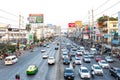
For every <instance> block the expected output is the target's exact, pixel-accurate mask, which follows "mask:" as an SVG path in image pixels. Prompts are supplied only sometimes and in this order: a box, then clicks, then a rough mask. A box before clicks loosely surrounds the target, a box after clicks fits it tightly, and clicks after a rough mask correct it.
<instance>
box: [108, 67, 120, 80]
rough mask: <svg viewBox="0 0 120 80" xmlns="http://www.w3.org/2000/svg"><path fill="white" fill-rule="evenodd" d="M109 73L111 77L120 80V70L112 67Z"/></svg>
mask: <svg viewBox="0 0 120 80" xmlns="http://www.w3.org/2000/svg"><path fill="white" fill-rule="evenodd" d="M109 72H110V74H111V76H113V77H115V79H116V80H120V68H117V67H110V68H109Z"/></svg>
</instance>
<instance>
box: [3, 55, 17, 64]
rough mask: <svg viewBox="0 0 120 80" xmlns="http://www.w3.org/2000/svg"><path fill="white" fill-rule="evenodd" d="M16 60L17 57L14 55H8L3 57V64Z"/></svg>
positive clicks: (12, 62)
mask: <svg viewBox="0 0 120 80" xmlns="http://www.w3.org/2000/svg"><path fill="white" fill-rule="evenodd" d="M17 61H18V58H17V57H16V56H15V55H12V56H8V57H6V58H5V61H4V62H5V65H10V64H14V63H16V62H17Z"/></svg>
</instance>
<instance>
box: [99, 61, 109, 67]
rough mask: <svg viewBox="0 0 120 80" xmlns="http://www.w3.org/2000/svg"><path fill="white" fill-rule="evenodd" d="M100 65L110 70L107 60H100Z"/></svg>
mask: <svg viewBox="0 0 120 80" xmlns="http://www.w3.org/2000/svg"><path fill="white" fill-rule="evenodd" d="M98 64H99V65H100V66H101V67H102V68H109V67H110V66H109V64H108V63H107V62H106V61H105V60H100V61H98Z"/></svg>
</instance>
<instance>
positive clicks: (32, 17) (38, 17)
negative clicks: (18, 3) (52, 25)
mask: <svg viewBox="0 0 120 80" xmlns="http://www.w3.org/2000/svg"><path fill="white" fill-rule="evenodd" d="M43 17H44V16H43V14H29V23H43V21H44V20H43Z"/></svg>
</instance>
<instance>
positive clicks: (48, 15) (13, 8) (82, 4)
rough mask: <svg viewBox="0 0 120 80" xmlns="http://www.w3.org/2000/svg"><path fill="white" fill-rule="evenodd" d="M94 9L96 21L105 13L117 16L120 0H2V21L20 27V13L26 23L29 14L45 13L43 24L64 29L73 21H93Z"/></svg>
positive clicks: (0, 11) (0, 21) (0, 18)
mask: <svg viewBox="0 0 120 80" xmlns="http://www.w3.org/2000/svg"><path fill="white" fill-rule="evenodd" d="M114 4H115V5H114ZM112 5H114V6H112ZM92 9H93V14H94V21H96V19H97V18H99V17H101V16H103V15H109V16H117V12H118V11H119V10H120V0H1V4H0V23H5V24H11V25H14V26H16V27H18V26H17V25H18V23H19V18H18V15H22V16H23V17H24V23H25V24H26V23H28V21H27V18H28V17H29V14H44V23H43V24H53V25H57V26H61V27H62V28H63V29H64V28H67V27H68V23H71V22H75V21H82V23H83V24H85V23H88V22H89V20H90V22H91V21H92V16H91V15H92ZM4 11H6V12H7V13H6V12H4ZM88 12H90V19H88V16H89V15H88ZM10 13H11V14H10Z"/></svg>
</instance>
